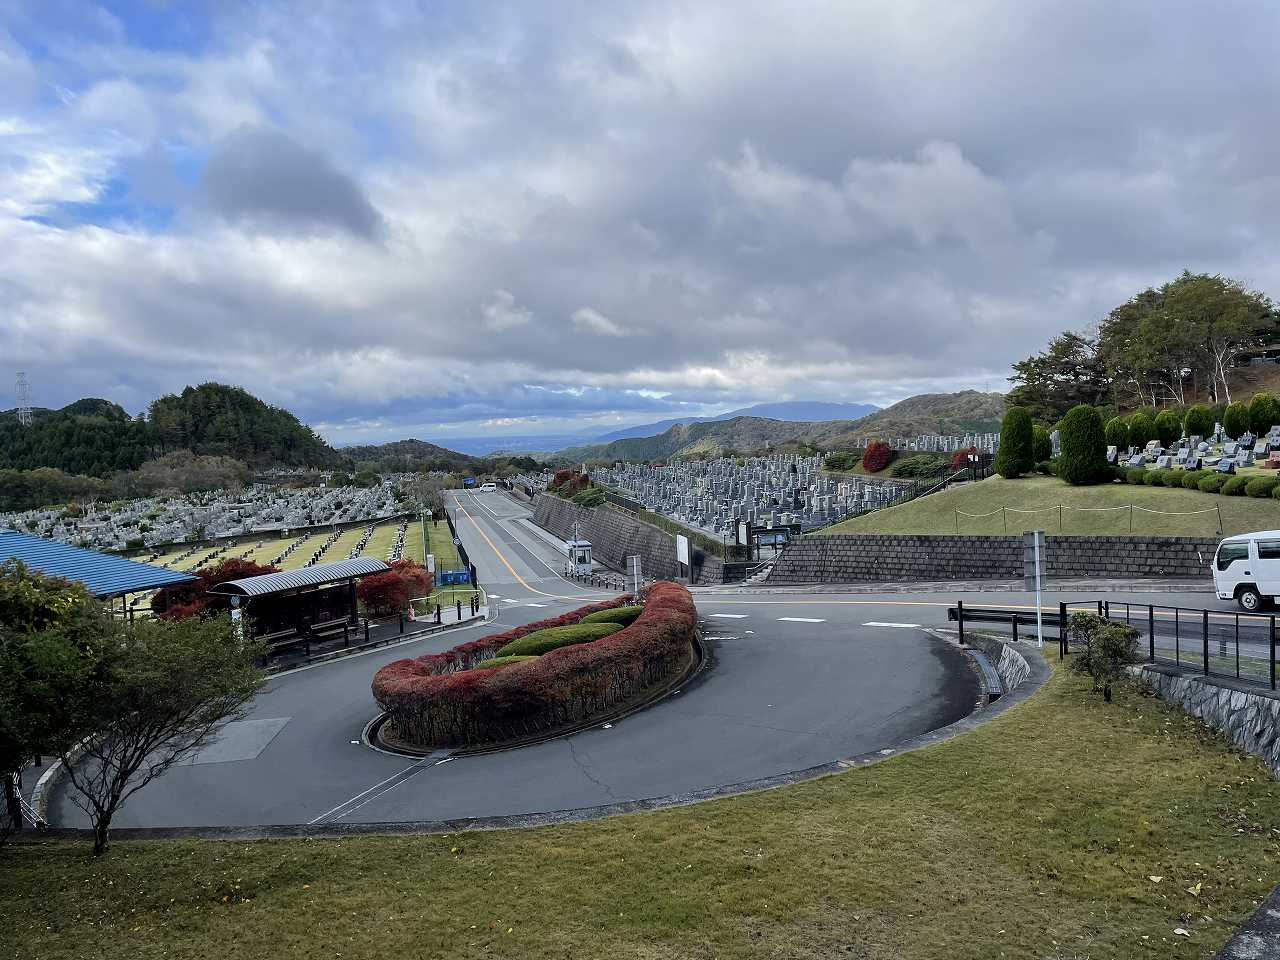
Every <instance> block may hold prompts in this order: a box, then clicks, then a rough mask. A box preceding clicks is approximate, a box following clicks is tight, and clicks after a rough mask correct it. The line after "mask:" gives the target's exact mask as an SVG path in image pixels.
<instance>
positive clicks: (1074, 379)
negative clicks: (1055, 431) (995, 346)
mask: <svg viewBox="0 0 1280 960" xmlns="http://www.w3.org/2000/svg"><path fill="white" fill-rule="evenodd" d="M1009 380H1010V382H1011V383H1013V384H1015V386H1014V388H1013V390H1011V391H1010V392H1009V396H1008V401H1009V403H1010V404H1013V405H1014V406H1021V407H1024V408H1026V409H1027V410H1028V411H1029V412H1030V413H1031V415H1032V416H1034V417H1036V418H1037V419H1039V420H1045V421H1048V422H1050V423H1052V422H1053V421H1055V420H1057V419H1058V418H1059V417H1061V416H1062V415H1063V414H1064V413H1066V412H1067V411H1068V410H1070V409H1071V408H1072V407H1073V406H1075V405H1076V404H1078V403H1094V404H1096V403H1101V402H1102V401H1103V400H1104V399H1105V398H1106V397H1107V395H1108V392H1109V391H1110V389H1111V383H1110V378H1109V377H1108V375H1107V371H1106V366H1105V364H1104V363H1103V361H1102V358H1101V357H1100V356H1099V353H1098V344H1097V341H1096V340H1095V339H1093V338H1091V337H1088V336H1086V335H1084V334H1081V333H1072V332H1070V331H1068V332H1067V333H1063V334H1061V335H1059V336H1057V337H1055V338H1054V339H1053V340H1051V341H1050V342H1049V346H1048V347H1046V348H1045V350H1044V352H1043V353H1039V354H1036V355H1035V356H1033V357H1028V358H1027V359H1025V360H1020V361H1019V362H1017V363H1015V364H1014V365H1013V376H1011V377H1010V378H1009Z"/></svg>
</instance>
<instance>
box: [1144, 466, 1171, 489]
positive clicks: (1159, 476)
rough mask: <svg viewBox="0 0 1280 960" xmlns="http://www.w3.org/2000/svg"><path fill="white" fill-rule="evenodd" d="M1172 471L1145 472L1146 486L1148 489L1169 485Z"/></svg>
mask: <svg viewBox="0 0 1280 960" xmlns="http://www.w3.org/2000/svg"><path fill="white" fill-rule="evenodd" d="M1172 474H1173V471H1172V470H1149V471H1148V472H1147V486H1149V487H1165V486H1168V485H1169V481H1170V480H1171V479H1172Z"/></svg>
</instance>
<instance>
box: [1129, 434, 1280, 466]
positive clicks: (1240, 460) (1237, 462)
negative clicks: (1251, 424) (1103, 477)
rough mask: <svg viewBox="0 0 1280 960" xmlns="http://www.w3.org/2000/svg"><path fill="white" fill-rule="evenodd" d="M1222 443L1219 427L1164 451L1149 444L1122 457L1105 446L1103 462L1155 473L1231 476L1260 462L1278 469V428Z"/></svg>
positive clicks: (1182, 440)
mask: <svg viewBox="0 0 1280 960" xmlns="http://www.w3.org/2000/svg"><path fill="white" fill-rule="evenodd" d="M1223 440H1224V438H1223V437H1222V428H1221V427H1218V428H1217V430H1216V431H1215V433H1214V435H1213V436H1212V437H1210V438H1209V440H1205V439H1203V438H1202V437H1190V438H1186V437H1184V438H1183V439H1181V440H1179V441H1178V443H1177V445H1176V446H1174V447H1170V448H1169V449H1168V450H1165V449H1164V448H1163V447H1161V446H1160V441H1158V440H1152V441H1150V442H1149V443H1148V444H1147V445H1146V447H1144V448H1143V449H1142V450H1138V449H1137V448H1130V449H1129V450H1128V451H1127V452H1126V453H1125V454H1124V455H1123V456H1122V455H1121V454H1120V453H1119V451H1118V450H1117V449H1116V448H1115V447H1107V462H1108V463H1113V464H1114V463H1120V462H1121V461H1123V462H1124V465H1125V466H1127V467H1138V468H1145V467H1146V466H1148V465H1151V464H1154V466H1155V467H1156V469H1159V470H1168V469H1174V468H1177V467H1181V468H1183V469H1186V470H1200V469H1205V470H1215V471H1217V472H1218V473H1235V471H1236V468H1237V467H1249V466H1253V465H1254V463H1255V462H1259V461H1264V462H1263V465H1264V466H1266V467H1268V468H1270V469H1277V468H1280V426H1274V427H1272V428H1271V430H1270V431H1269V432H1268V433H1267V435H1266V436H1265V437H1262V438H1256V437H1254V435H1253V434H1251V433H1248V432H1246V433H1245V434H1244V435H1243V436H1242V437H1240V439H1239V441H1238V442H1237V441H1234V440H1227V441H1226V442H1223ZM1215 443H1221V452H1215V451H1214V449H1213V447H1214V444H1215Z"/></svg>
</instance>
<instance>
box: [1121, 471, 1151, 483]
mask: <svg viewBox="0 0 1280 960" xmlns="http://www.w3.org/2000/svg"><path fill="white" fill-rule="evenodd" d="M1124 479H1125V482H1126V483H1132V484H1133V485H1134V486H1135V487H1140V486H1142V485H1143V484H1144V483H1146V482H1147V471H1146V470H1145V469H1143V468H1142V467H1130V468H1129V471H1128V472H1127V473H1126V474H1125V475H1124Z"/></svg>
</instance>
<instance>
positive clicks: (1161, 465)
mask: <svg viewBox="0 0 1280 960" xmlns="http://www.w3.org/2000/svg"><path fill="white" fill-rule="evenodd" d="M1172 466H1173V457H1170V456H1169V455H1167V454H1166V455H1164V456H1160V457H1156V469H1158V470H1168V469H1169V468H1170V467H1172Z"/></svg>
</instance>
